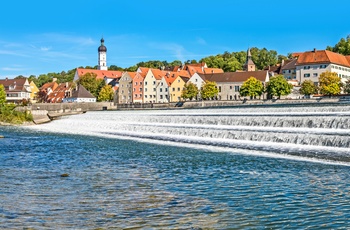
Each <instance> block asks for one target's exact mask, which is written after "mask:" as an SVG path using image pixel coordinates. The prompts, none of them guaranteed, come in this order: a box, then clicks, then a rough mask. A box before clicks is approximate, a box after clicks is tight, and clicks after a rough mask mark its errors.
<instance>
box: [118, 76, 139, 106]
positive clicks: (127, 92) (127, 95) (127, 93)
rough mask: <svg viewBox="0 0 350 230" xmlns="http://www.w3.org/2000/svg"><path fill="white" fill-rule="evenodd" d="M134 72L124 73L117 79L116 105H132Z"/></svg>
mask: <svg viewBox="0 0 350 230" xmlns="http://www.w3.org/2000/svg"><path fill="white" fill-rule="evenodd" d="M135 75H136V73H135V72H124V73H123V75H122V77H121V78H120V79H119V88H118V91H119V92H118V103H120V104H122V103H124V104H125V103H132V102H133V91H132V89H133V88H132V86H133V78H134V77H135Z"/></svg>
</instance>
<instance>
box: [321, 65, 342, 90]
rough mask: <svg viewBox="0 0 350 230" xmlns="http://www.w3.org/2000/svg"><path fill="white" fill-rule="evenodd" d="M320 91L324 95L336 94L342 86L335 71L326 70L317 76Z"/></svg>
mask: <svg viewBox="0 0 350 230" xmlns="http://www.w3.org/2000/svg"><path fill="white" fill-rule="evenodd" d="M319 84H320V92H321V93H322V94H324V95H329V96H332V95H338V94H340V92H341V87H342V86H343V84H342V82H341V79H340V77H338V74H337V73H334V72H329V71H326V72H324V73H322V74H321V75H320V77H319Z"/></svg>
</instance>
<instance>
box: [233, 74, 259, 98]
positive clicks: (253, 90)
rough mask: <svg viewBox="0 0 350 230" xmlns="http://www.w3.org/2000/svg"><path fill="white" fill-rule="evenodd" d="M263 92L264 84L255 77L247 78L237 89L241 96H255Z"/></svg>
mask: <svg viewBox="0 0 350 230" xmlns="http://www.w3.org/2000/svg"><path fill="white" fill-rule="evenodd" d="M263 92H264V85H263V83H262V82H261V81H259V80H258V79H256V78H255V77H250V78H248V79H247V80H246V81H245V82H243V85H242V87H241V89H240V90H239V94H240V95H241V96H250V97H252V98H255V97H257V96H261V95H262V94H263Z"/></svg>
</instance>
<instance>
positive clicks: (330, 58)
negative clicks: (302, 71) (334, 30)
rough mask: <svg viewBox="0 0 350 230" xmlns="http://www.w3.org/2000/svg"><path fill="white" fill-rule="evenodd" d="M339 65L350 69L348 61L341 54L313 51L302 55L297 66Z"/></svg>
mask: <svg viewBox="0 0 350 230" xmlns="http://www.w3.org/2000/svg"><path fill="white" fill-rule="evenodd" d="M325 63H326V64H327V63H332V64H337V65H341V66H347V67H350V63H349V61H348V59H347V58H346V57H345V56H344V55H341V54H338V53H334V52H332V51H329V50H313V51H308V52H304V53H302V54H300V56H299V58H298V61H297V63H296V65H307V64H325Z"/></svg>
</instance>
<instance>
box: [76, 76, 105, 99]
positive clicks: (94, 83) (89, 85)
mask: <svg viewBox="0 0 350 230" xmlns="http://www.w3.org/2000/svg"><path fill="white" fill-rule="evenodd" d="M96 76H97V75H96V74H94V73H86V74H84V75H83V76H81V77H80V78H79V80H78V82H77V83H78V84H80V85H82V86H84V87H85V89H87V90H88V91H89V92H90V93H91V94H92V95H94V96H95V97H96V98H98V96H99V93H100V91H101V89H102V87H103V86H104V85H105V81H104V80H103V79H96Z"/></svg>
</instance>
